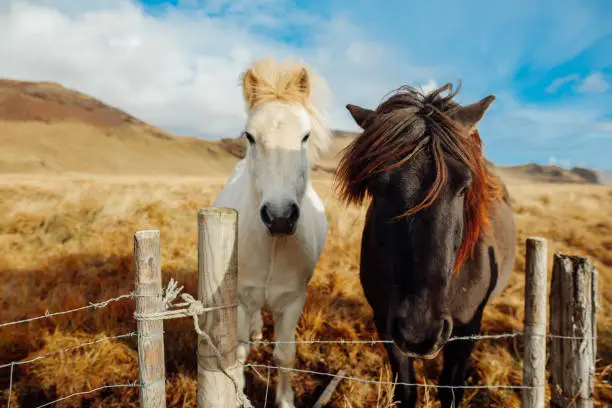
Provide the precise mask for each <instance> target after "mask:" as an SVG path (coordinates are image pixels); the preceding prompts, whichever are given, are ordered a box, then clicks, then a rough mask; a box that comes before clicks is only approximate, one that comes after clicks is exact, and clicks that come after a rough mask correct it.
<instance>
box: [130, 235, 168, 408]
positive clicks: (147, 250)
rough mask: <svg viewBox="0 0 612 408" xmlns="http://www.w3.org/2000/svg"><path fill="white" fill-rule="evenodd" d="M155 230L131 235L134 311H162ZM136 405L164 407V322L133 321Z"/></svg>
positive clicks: (142, 313)
mask: <svg viewBox="0 0 612 408" xmlns="http://www.w3.org/2000/svg"><path fill="white" fill-rule="evenodd" d="M159 235H160V234H159V230H147V231H138V232H136V234H135V235H134V271H135V273H136V314H137V315H147V314H150V313H157V312H163V311H164V302H163V297H162V295H163V293H162V276H161V246H160V239H159V238H160V237H159ZM136 327H137V330H138V366H139V375H138V376H139V380H140V384H142V386H141V387H140V405H141V406H142V407H143V408H165V407H166V382H165V375H166V365H165V362H164V321H163V320H162V319H159V320H147V319H142V320H137V322H136Z"/></svg>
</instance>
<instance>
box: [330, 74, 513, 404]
mask: <svg viewBox="0 0 612 408" xmlns="http://www.w3.org/2000/svg"><path fill="white" fill-rule="evenodd" d="M446 91H448V93H447V94H444V93H445V92H446ZM457 92H458V89H457V91H455V92H453V89H452V85H451V84H446V85H444V86H443V87H441V88H439V89H437V90H435V91H433V92H431V93H429V94H423V93H421V92H419V91H418V90H416V89H414V88H412V87H409V86H405V87H402V88H400V89H398V90H397V91H396V92H394V93H393V94H392V95H391V96H390V97H388V98H387V99H386V100H385V101H383V102H382V103H381V104H380V105H379V106H378V108H377V109H376V110H375V111H372V110H369V109H365V108H361V107H359V106H355V105H347V109H348V110H349V111H350V113H351V115H352V116H353V118H354V119H355V121H356V122H357V124H358V125H359V126H360V127H361V128H362V129H363V132H362V133H361V134H360V135H359V136H358V137H357V138H356V139H355V140H354V141H353V142H352V143H351V144H350V145H349V146H347V147H346V149H345V150H344V152H343V156H342V159H341V161H340V164H339V167H338V170H337V173H336V183H337V184H336V186H337V188H338V192H339V195H340V197H341V198H342V199H343V200H344V201H345V202H346V203H349V204H350V203H353V204H359V203H362V202H363V201H364V200H365V199H366V198H371V203H370V206H369V208H368V212H367V215H366V220H365V226H364V229H363V235H362V243H361V273H360V275H361V284H362V286H363V289H364V292H365V295H366V297H367V300H368V302H369V303H370V306H371V307H372V309H373V311H374V321H375V324H376V328H377V330H378V333H379V336H380V337H381V338H382V339H383V340H392V341H393V342H392V343H387V353H388V355H389V359H390V362H391V367H392V369H393V373H394V375H397V376H398V382H403V383H415V375H414V369H413V365H412V359H413V358H426V359H430V358H434V357H436V355H437V354H438V353H439V351H440V350H441V349H442V348H444V368H443V370H442V374H441V376H440V379H439V383H440V385H445V386H459V387H461V386H463V385H464V383H465V380H466V376H467V374H468V373H469V370H470V354H471V353H472V348H473V346H474V341H472V340H456V341H450V342H448V344H447V341H448V340H449V338H450V337H451V336H453V337H456V336H471V335H474V334H477V333H479V331H480V325H481V321H482V314H483V309H484V307H485V305H486V304H487V303H488V302H489V301H491V299H493V298H494V297H495V296H497V295H498V294H499V293H500V292H501V290H502V289H503V288H504V286H505V284H506V282H507V281H508V278H509V276H510V274H511V272H512V270H513V266H514V259H515V235H516V231H515V226H514V215H513V212H512V209H511V207H510V199H509V196H508V192H507V190H506V187H505V186H504V185H503V183H502V181H501V180H500V179H499V178H498V177H496V176H495V175H494V174H492V173H491V171H490V170H489V169H488V168H487V165H486V160H485V159H484V157H483V154H482V143H481V140H480V135H479V134H478V131H477V130H476V125H477V124H478V122H479V121H480V120H481V119H482V117H483V116H484V113H485V111H486V110H487V109H488V107H489V105H490V104H491V102H493V100H494V99H495V97H494V96H493V95H491V96H487V97H486V98H484V99H482V100H481V101H479V102H476V103H473V104H471V105H468V106H461V105H460V104H458V103H457V102H455V101H453V98H454V97H455V95H456V94H457ZM439 396H440V400H441V402H442V406H443V407H451V406H458V405H459V402H460V401H461V399H462V397H463V389H462V388H456V389H451V388H449V387H442V388H440V390H439ZM395 398H396V399H397V400H398V401H400V403H401V405H400V406H401V407H414V406H415V405H416V401H417V392H416V388H415V387H414V386H399V385H398V386H397V387H396V391H395Z"/></svg>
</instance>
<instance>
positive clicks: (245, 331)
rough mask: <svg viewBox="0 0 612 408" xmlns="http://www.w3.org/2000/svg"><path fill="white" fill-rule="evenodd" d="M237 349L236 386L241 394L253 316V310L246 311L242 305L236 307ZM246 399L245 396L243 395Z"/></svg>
mask: <svg viewBox="0 0 612 408" xmlns="http://www.w3.org/2000/svg"><path fill="white" fill-rule="evenodd" d="M237 309H238V313H237V314H238V347H237V350H236V357H237V360H238V364H239V365H240V369H239V370H238V372H237V378H236V385H237V386H238V389H239V390H241V391H242V392H244V391H245V379H244V364H245V363H246V360H247V358H248V357H249V352H250V350H251V345H250V344H249V332H250V330H251V320H252V317H251V316H252V315H253V314H254V311H253V310H249V309H247V308H246V307H245V306H244V305H238V307H237ZM245 398H246V395H245Z"/></svg>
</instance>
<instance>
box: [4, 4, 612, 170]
mask: <svg viewBox="0 0 612 408" xmlns="http://www.w3.org/2000/svg"><path fill="white" fill-rule="evenodd" d="M9 3H11V4H12V6H9V7H8V8H7V6H6V3H5V4H4V5H0V35H1V36H2V38H4V39H6V41H4V42H3V43H4V44H0V57H2V60H3V66H0V76H4V77H16V78H23V79H34V80H55V81H58V82H60V83H62V84H64V85H65V86H69V87H73V88H76V89H78V90H80V91H82V92H86V93H89V94H91V95H92V96H94V97H97V98H100V99H102V100H103V101H105V102H107V103H111V104H114V105H116V106H118V107H120V108H122V109H125V110H127V111H128V112H130V113H132V114H135V115H136V116H138V117H140V118H142V119H144V120H146V121H149V122H151V123H153V124H155V125H158V126H161V127H163V128H166V129H168V130H171V131H175V132H178V133H181V134H187V135H196V136H201V137H209V138H218V137H231V136H237V134H238V133H239V131H240V130H241V127H242V126H243V124H244V117H245V116H244V112H243V107H242V96H241V94H240V90H239V87H238V85H237V78H238V75H239V73H240V72H241V71H242V70H243V69H244V68H246V66H247V65H248V64H249V63H250V61H251V60H252V59H253V58H257V57H260V56H262V55H273V56H277V57H285V56H293V57H295V58H299V59H301V60H303V61H305V62H306V63H308V64H309V65H311V66H312V67H313V68H314V69H315V70H317V71H318V72H320V73H321V74H322V75H323V76H324V77H325V79H326V80H327V82H328V83H329V86H330V88H331V91H332V96H333V100H332V105H331V106H330V110H329V111H330V125H331V126H332V127H337V128H343V129H347V130H356V129H357V128H356V126H355V125H354V124H353V123H352V120H351V118H350V116H349V115H348V112H347V111H346V110H345V108H344V106H345V105H346V104H347V103H353V104H360V105H362V106H366V107H370V108H374V107H375V106H376V105H377V104H378V102H380V100H381V98H383V96H384V95H385V94H386V93H387V92H389V91H391V90H393V89H394V88H397V87H399V86H401V85H403V84H405V83H408V84H412V85H419V86H424V87H431V86H434V85H442V84H444V83H446V82H453V83H457V80H458V79H461V81H462V91H461V93H460V95H459V101H460V102H462V103H470V102H473V101H475V100H477V99H480V98H483V97H485V96H487V95H489V94H495V95H496V96H497V99H496V101H495V102H494V103H493V105H492V106H491V108H490V109H489V112H488V113H487V115H486V116H485V118H484V119H483V121H482V122H481V125H480V133H481V136H482V137H483V139H484V142H485V152H486V154H487V156H488V157H489V158H490V159H491V160H493V161H494V162H496V163H498V164H500V165H512V164H518V163H525V162H537V163H541V164H546V163H549V162H555V163H557V164H561V165H563V166H566V167H567V166H574V165H581V166H589V167H595V168H602V169H608V170H612V162H610V161H608V157H609V156H610V154H611V153H612V1H609V0H589V1H579V0H573V1H569V0H558V1H548V0H541V1H537V2H536V1H531V0H512V1H504V2H502V1H490V0H486V1H462V2H458V1H446V0H444V1H443V0H432V1H427V2H425V1H418V2H417V1H386V2H385V3H384V6H381V5H380V4H382V3H380V2H378V1H365V0H351V1H348V0H337V1H324V0H312V1H303V0H300V1H295V2H290V1H287V0H237V1H227V0H212V1H199V0H179V1H176V0H175V1H160V0H146V1H145V0H142V1H140V2H136V1H135V0H132V1H130V0H88V1H87V2H84V1H83V2H76V1H74V0H38V1H29V2H28V1H25V0H19V1H16V0H9ZM42 22H44V23H42ZM5 61H8V62H5Z"/></svg>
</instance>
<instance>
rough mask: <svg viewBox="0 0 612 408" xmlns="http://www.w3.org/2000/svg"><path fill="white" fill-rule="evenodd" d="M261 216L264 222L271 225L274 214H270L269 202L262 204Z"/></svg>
mask: <svg viewBox="0 0 612 408" xmlns="http://www.w3.org/2000/svg"><path fill="white" fill-rule="evenodd" d="M259 216H260V217H261V220H262V221H263V222H264V224H266V225H270V224H271V223H272V216H271V215H270V211H269V208H268V204H264V205H262V206H261V210H259Z"/></svg>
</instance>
